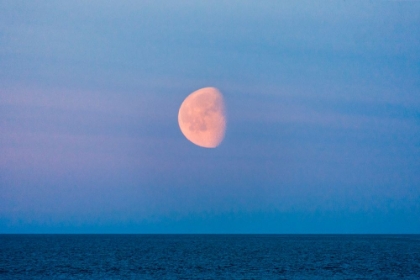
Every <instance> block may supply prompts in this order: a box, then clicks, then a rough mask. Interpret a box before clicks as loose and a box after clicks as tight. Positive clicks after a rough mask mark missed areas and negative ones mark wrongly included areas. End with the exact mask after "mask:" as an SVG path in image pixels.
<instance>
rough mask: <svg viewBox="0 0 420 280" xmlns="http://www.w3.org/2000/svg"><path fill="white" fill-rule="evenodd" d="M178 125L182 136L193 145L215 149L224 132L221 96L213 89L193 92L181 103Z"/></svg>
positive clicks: (223, 104) (223, 112)
mask: <svg viewBox="0 0 420 280" xmlns="http://www.w3.org/2000/svg"><path fill="white" fill-rule="evenodd" d="M178 123H179V127H180V129H181V131H182V133H183V134H184V136H185V137H186V138H187V139H188V140H190V141H191V142H193V143H194V144H196V145H198V146H200V147H205V148H216V147H217V146H218V145H219V144H220V143H221V142H222V140H223V138H224V137H225V131H226V115H225V103H224V100H223V95H222V94H221V93H220V91H218V90H217V89H216V88H213V87H207V88H202V89H199V90H197V91H194V92H193V93H191V94H190V95H188V96H187V98H185V100H184V102H182V104H181V107H180V108H179V113H178Z"/></svg>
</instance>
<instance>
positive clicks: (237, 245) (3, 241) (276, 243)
mask: <svg viewBox="0 0 420 280" xmlns="http://www.w3.org/2000/svg"><path fill="white" fill-rule="evenodd" d="M0 279H420V235H246V234H244V235H221V234H220V235H218V234H215V235H206V234H197V235H194V234H191V235H188V234H186V235H182V234H177V235H169V234H162V235H158V234H152V235H142V234H138V235H116V234H112V235H106V234H103V235H101V234H98V235H94V234H92V235H89V234H87V235H76V234H71V235H65V234H57V235H35V234H34V235H30V234H29V235H15V234H12V235H8V234H2V235H0Z"/></svg>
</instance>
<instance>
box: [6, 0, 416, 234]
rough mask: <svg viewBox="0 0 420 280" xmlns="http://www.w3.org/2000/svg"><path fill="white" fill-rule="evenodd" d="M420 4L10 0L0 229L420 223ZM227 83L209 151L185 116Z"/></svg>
mask: <svg viewBox="0 0 420 280" xmlns="http://www.w3.org/2000/svg"><path fill="white" fill-rule="evenodd" d="M419 26H420V2H418V1H321V2H318V3H313V1H298V2H293V3H292V2H291V1H229V2H228V3H225V1H206V2H204V1H202V2H197V1H176V3H175V2H173V1H172V2H171V1H118V3H117V2H116V1H88V2H86V1H71V2H68V1H31V2H29V1H13V2H12V1H2V2H0V155H1V156H0V232H2V233H8V232H11V233H12V232H23V233H31V232H34V233H42V232H46V233H50V232H51V233H55V232H57V233H62V232H69V233H82V232H94V233H420V219H419V217H420V160H419V159H420V79H419V77H420V28H419ZM207 86H213V87H217V88H218V89H219V90H220V91H221V92H222V93H223V94H224V96H225V101H226V107H227V114H228V124H227V131H226V137H225V139H224V141H223V142H222V144H221V145H220V146H219V147H218V148H216V149H203V148H200V147H197V146H195V145H193V144H191V143H190V142H188V141H187V140H186V139H185V137H184V136H183V135H182V133H181V132H180V130H179V128H178V123H177V114H178V109H179V106H180V105H181V103H182V101H183V100H184V98H185V97H186V96H187V95H188V94H190V93H191V92H193V91H195V90H197V89H199V88H202V87H207Z"/></svg>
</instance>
